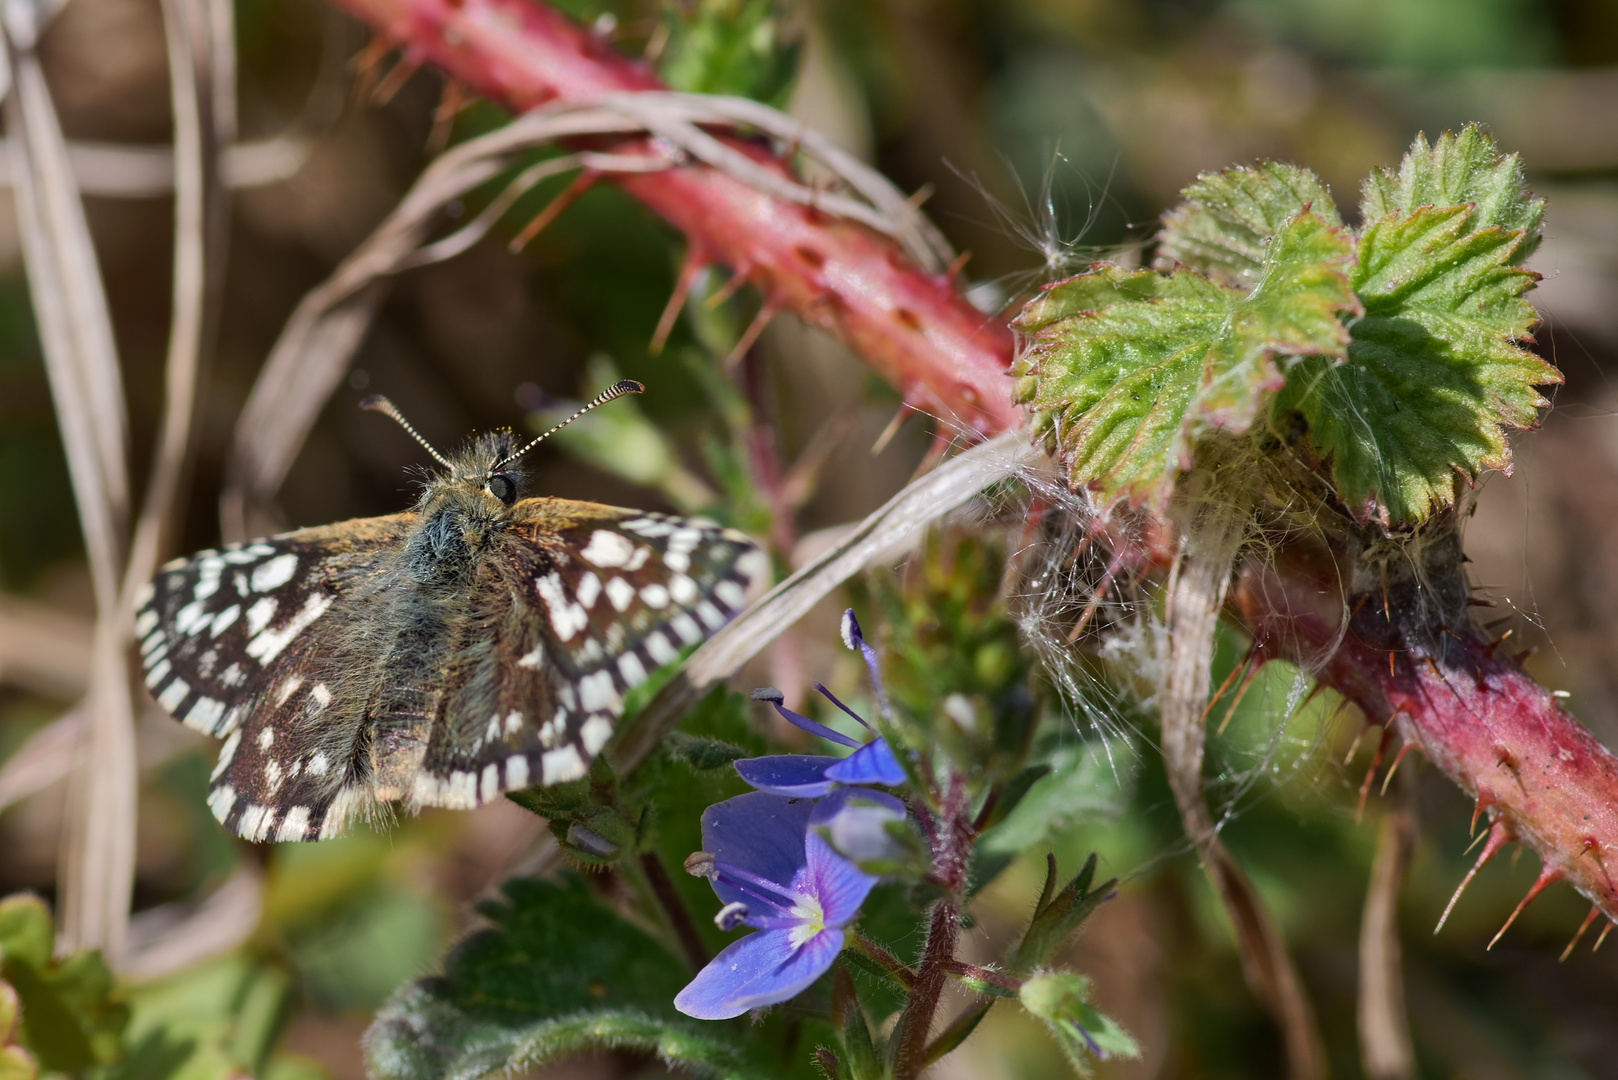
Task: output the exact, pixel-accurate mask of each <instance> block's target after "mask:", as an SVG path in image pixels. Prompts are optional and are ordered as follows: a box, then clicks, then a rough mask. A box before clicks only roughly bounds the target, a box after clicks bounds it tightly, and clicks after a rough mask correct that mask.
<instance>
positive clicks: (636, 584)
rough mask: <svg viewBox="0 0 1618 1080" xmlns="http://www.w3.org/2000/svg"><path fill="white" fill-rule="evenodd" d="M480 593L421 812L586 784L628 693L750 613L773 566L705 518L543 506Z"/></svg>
mask: <svg viewBox="0 0 1618 1080" xmlns="http://www.w3.org/2000/svg"><path fill="white" fill-rule="evenodd" d="M516 510H517V512H518V515H519V523H518V525H517V527H516V528H514V529H513V530H512V531H511V534H510V535H509V537H508V547H507V548H506V549H505V550H503V551H502V552H501V555H500V557H499V558H497V559H495V560H493V561H492V563H491V566H490V569H489V571H488V572H487V573H486V574H485V575H483V576H482V577H480V580H479V582H478V584H477V585H476V586H475V592H474V595H475V596H476V600H475V601H474V602H473V603H472V605H471V606H473V607H474V608H475V609H477V612H478V615H477V623H476V629H475V630H474V631H473V632H471V633H469V634H467V635H466V640H465V641H464V643H462V644H461V646H460V647H459V649H458V652H457V658H456V660H455V662H453V663H452V664H451V665H450V670H452V671H454V672H456V673H457V674H459V675H461V676H463V677H462V678H461V680H460V681H459V682H458V683H457V684H456V685H454V686H450V687H447V688H446V693H445V695H444V697H443V699H442V709H441V713H440V716H439V717H438V718H437V719H436V720H435V722H434V724H433V727H432V737H431V740H430V742H429V745H428V748H427V753H426V755H425V757H424V759H423V760H422V763H421V766H420V771H419V773H418V774H417V778H416V789H415V793H414V798H413V801H414V803H415V804H416V805H431V806H454V807H467V806H476V805H480V804H482V803H484V802H487V801H489V800H490V799H492V798H495V797H496V796H498V795H500V794H502V793H504V792H506V791H511V790H517V789H520V788H523V787H526V786H530V785H535V784H554V783H562V782H565V781H568V780H574V779H577V778H579V777H581V776H583V775H584V773H585V771H586V769H587V767H588V763H589V762H590V760H591V759H593V758H594V757H595V755H596V754H597V753H598V752H599V751H600V749H601V747H602V745H603V744H604V743H605V742H606V741H607V738H608V737H609V736H610V735H611V734H612V731H613V728H614V726H615V725H616V723H617V720H618V717H619V715H620V714H621V713H622V711H623V695H624V693H625V692H626V691H628V690H629V689H631V688H632V687H634V686H636V685H639V684H640V683H641V682H643V681H645V679H646V678H647V677H648V676H649V675H650V674H651V673H652V672H653V671H656V670H657V669H658V668H660V667H662V666H664V665H665V664H668V663H671V662H673V661H674V660H676V659H678V658H679V655H680V651H681V649H682V648H684V647H685V646H688V645H695V644H697V643H699V642H701V641H703V640H704V639H706V638H707V637H708V636H709V635H710V634H712V633H713V632H714V631H716V630H718V629H719V628H720V627H722V626H723V625H724V624H725V623H727V622H729V621H730V619H731V618H732V617H734V615H735V614H736V612H737V611H739V610H740V609H741V608H742V606H743V605H744V603H745V602H746V599H747V594H748V592H749V591H750V589H751V588H752V587H753V585H754V584H755V583H756V582H757V581H759V580H760V579H762V578H763V576H764V571H765V569H766V568H767V562H766V558H765V556H764V554H763V552H761V551H759V550H758V548H756V547H755V546H754V545H753V544H752V542H751V541H749V540H748V539H747V538H746V537H745V536H743V535H742V534H740V533H738V532H735V531H734V530H730V529H723V528H721V527H720V526H718V525H716V524H714V523H712V522H709V521H704V520H702V519H685V518H675V517H669V516H667V515H662V514H652V513H646V512H643V511H638V510H620V509H616V508H613V507H607V506H601V505H598V504H594V503H574V502H566V501H563V500H559V499H533V500H529V501H528V502H526V503H522V504H519V505H518V506H517V507H516Z"/></svg>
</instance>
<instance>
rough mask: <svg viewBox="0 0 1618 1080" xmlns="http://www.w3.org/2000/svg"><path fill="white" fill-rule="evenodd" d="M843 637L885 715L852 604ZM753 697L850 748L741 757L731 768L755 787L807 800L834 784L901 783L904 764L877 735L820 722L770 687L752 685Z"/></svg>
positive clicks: (869, 653) (884, 701) (827, 694)
mask: <svg viewBox="0 0 1618 1080" xmlns="http://www.w3.org/2000/svg"><path fill="white" fill-rule="evenodd" d="M843 642H844V644H846V645H847V646H848V647H849V648H850V649H854V650H857V651H858V652H860V653H861V654H862V655H863V656H864V658H865V664H866V666H867V667H868V668H870V671H871V682H872V684H873V685H874V686H875V688H876V698H877V703H878V708H880V709H881V710H882V714H883V715H884V716H886V715H887V713H888V704H887V696H886V695H885V694H884V693H883V692H882V679H881V676H880V674H879V673H878V670H877V664H876V650H874V649H872V648H871V646H870V645H868V644H866V642H865V638H864V637H863V636H862V635H861V634H860V624H859V622H858V621H857V620H856V619H855V618H854V612H853V610H852V609H850V610H848V611H845V612H843ZM815 689H816V690H817V691H819V692H820V693H821V695H823V696H824V697H825V698H826V700H827V701H830V702H831V703H832V704H833V705H835V706H837V707H838V708H839V709H841V710H843V712H845V713H847V714H848V715H849V716H852V717H853V718H854V719H855V720H856V721H858V722H859V724H860V726H861V727H864V728H865V729H866V730H867V731H869V730H871V725H870V724H867V723H866V722H865V719H864V718H863V717H861V716H860V715H859V714H858V713H856V712H855V711H854V710H853V709H850V708H849V707H848V706H847V705H844V704H843V703H842V702H841V701H839V700H838V699H837V696H836V695H835V694H833V693H832V692H831V691H830V690H827V689H826V688H825V687H824V686H822V685H821V684H820V683H815ZM753 700H755V701H768V702H769V703H770V704H771V705H773V706H775V711H776V712H778V713H780V714H781V717H782V719H784V720H786V721H787V722H788V723H790V724H792V725H793V726H795V727H799V728H802V729H803V730H804V731H807V732H809V733H810V734H812V735H819V736H820V737H821V738H822V739H825V740H827V741H828V742H834V743H838V744H839V745H842V746H847V747H850V748H851V749H853V751H854V752H853V753H852V754H850V755H848V756H847V757H841V758H839V757H829V756H825V755H820V754H775V755H772V756H770V757H761V758H743V759H742V760H741V761H738V762H736V771H737V772H738V773H740V774H741V778H742V779H743V780H746V781H747V782H748V783H749V784H751V785H752V786H753V787H755V788H757V789H758V790H760V791H767V792H769V793H770V794H772V795H786V796H791V797H797V798H811V799H812V798H818V797H819V796H821V795H825V794H827V793H828V792H830V791H831V790H832V788H833V787H834V786H836V785H838V784H882V785H886V786H889V787H892V786H895V785H898V784H902V783H904V780H905V774H904V769H903V768H901V767H900V765H899V761H898V759H897V758H895V757H894V756H893V751H892V749H890V748H889V747H888V743H887V740H886V739H883V738H882V737H881V736H877V737H876V738H875V739H872V740H871V741H870V742H868V743H862V742H860V741H859V740H858V739H854V738H851V737H849V736H847V735H844V734H843V733H842V732H840V731H834V730H832V729H831V728H829V727H827V726H826V725H824V724H817V723H816V722H815V721H813V720H811V719H809V718H808V717H807V716H804V715H803V714H802V713H798V712H793V711H792V710H791V709H789V708H787V707H786V696H785V695H784V694H782V693H781V691H779V690H777V689H775V688H774V687H763V688H761V689H758V690H754V691H753Z"/></svg>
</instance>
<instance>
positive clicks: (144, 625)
mask: <svg viewBox="0 0 1618 1080" xmlns="http://www.w3.org/2000/svg"><path fill="white" fill-rule="evenodd" d="M155 629H157V612H155V611H152V610H151V609H150V608H148V609H147V610H145V611H142V612H141V613H140V614H139V615H137V616H135V636H136V637H138V638H143V637H145V636H146V635H147V634H150V633H151V632H152V631H153V630H155Z"/></svg>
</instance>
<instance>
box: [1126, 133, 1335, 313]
mask: <svg viewBox="0 0 1618 1080" xmlns="http://www.w3.org/2000/svg"><path fill="white" fill-rule="evenodd" d="M1180 194H1181V195H1182V196H1184V198H1185V202H1183V203H1181V204H1180V205H1179V206H1178V207H1176V208H1175V209H1173V210H1171V211H1169V212H1168V213H1167V214H1165V215H1163V228H1162V229H1161V230H1160V231H1159V232H1158V234H1157V258H1156V260H1155V261H1154V263H1153V265H1154V266H1156V267H1157V269H1159V270H1162V271H1165V272H1168V271H1172V270H1173V269H1174V267H1175V264H1176V263H1178V264H1180V265H1183V266H1185V267H1186V268H1187V269H1190V270H1195V271H1196V272H1197V273H1199V274H1204V275H1206V276H1208V277H1211V278H1213V279H1214V280H1215V281H1219V282H1222V283H1223V284H1226V285H1233V286H1235V287H1237V288H1242V289H1250V288H1252V287H1253V286H1255V285H1257V284H1258V282H1259V279H1260V278H1261V277H1262V276H1263V274H1264V259H1265V254H1266V252H1267V250H1268V248H1269V242H1270V238H1271V237H1272V236H1274V235H1275V234H1276V233H1277V232H1278V231H1279V230H1280V229H1281V226H1282V225H1284V224H1286V222H1287V220H1288V219H1289V218H1291V217H1292V216H1293V215H1295V214H1297V213H1299V212H1301V211H1303V210H1311V211H1312V212H1313V213H1314V214H1315V216H1316V217H1318V218H1320V219H1321V220H1322V221H1325V222H1326V223H1327V224H1329V225H1341V224H1342V220H1341V218H1339V217H1338V214H1337V205H1336V203H1334V202H1332V197H1331V192H1330V191H1329V190H1327V188H1326V185H1325V184H1324V183H1323V182H1322V181H1321V179H1320V177H1318V176H1316V175H1315V174H1314V173H1312V172H1310V171H1309V170H1308V169H1300V168H1298V167H1296V166H1294V165H1283V164H1281V163H1279V162H1274V161H1266V162H1261V163H1259V164H1258V165H1252V166H1239V167H1237V168H1233V169H1226V170H1224V171H1223V172H1216V173H1202V174H1201V175H1199V176H1198V177H1197V182H1196V183H1194V184H1192V185H1191V186H1190V187H1188V188H1186V189H1185V190H1184V191H1182V192H1181V193H1180Z"/></svg>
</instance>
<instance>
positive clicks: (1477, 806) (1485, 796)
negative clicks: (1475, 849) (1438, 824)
mask: <svg viewBox="0 0 1618 1080" xmlns="http://www.w3.org/2000/svg"><path fill="white" fill-rule="evenodd" d="M1493 805H1494V794H1493V793H1492V792H1490V791H1489V789H1488V788H1486V787H1484V786H1483V785H1482V784H1479V785H1478V797H1477V801H1475V802H1474V803H1473V804H1472V821H1471V823H1470V824H1468V825H1467V827H1466V835H1468V836H1471V835H1472V834H1473V833H1475V832H1477V829H1478V815H1479V814H1481V813H1483V811H1485V810H1487V809H1488V808H1489V807H1491V806H1493ZM1468 850H1471V849H1470V848H1469V849H1468Z"/></svg>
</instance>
